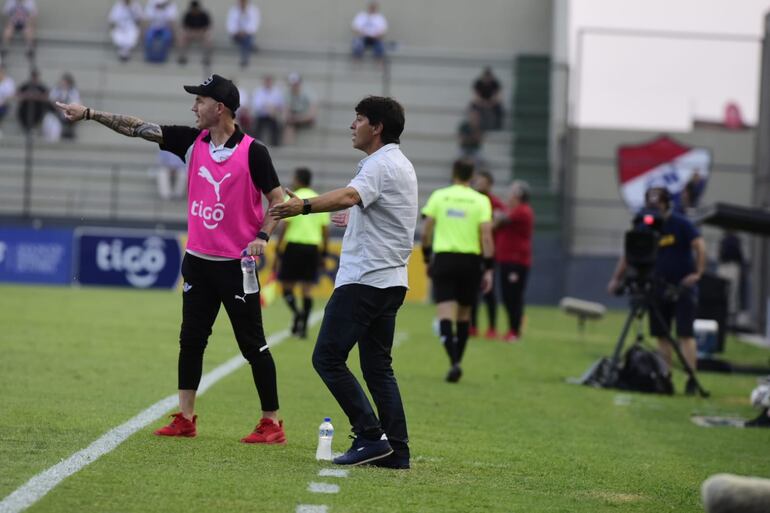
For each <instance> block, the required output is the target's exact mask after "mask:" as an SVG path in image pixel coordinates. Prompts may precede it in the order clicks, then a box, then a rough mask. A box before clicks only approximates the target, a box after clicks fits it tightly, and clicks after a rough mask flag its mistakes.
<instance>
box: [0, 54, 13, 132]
mask: <svg viewBox="0 0 770 513" xmlns="http://www.w3.org/2000/svg"><path fill="white" fill-rule="evenodd" d="M15 95H16V83H15V82H14V81H13V79H12V78H11V77H10V76H8V74H7V72H6V70H5V67H4V66H2V65H0V126H2V123H3V119H5V116H6V114H8V111H9V110H10V108H11V105H10V103H11V98H13V97H14V96H15ZM2 137H3V131H2V130H0V139H1V138H2Z"/></svg>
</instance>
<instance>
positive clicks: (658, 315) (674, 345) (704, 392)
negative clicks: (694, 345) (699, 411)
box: [650, 303, 711, 397]
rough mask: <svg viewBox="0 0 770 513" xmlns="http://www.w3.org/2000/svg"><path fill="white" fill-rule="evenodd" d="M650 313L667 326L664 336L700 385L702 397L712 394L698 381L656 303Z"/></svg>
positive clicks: (692, 377) (694, 380) (696, 383)
mask: <svg viewBox="0 0 770 513" xmlns="http://www.w3.org/2000/svg"><path fill="white" fill-rule="evenodd" d="M650 315H654V316H655V319H656V320H657V321H658V322H659V323H660V325H661V326H664V327H666V328H667V329H666V335H665V336H664V337H663V338H664V339H665V340H666V342H668V343H669V344H670V345H671V347H672V348H673V350H674V352H675V353H676V356H677V358H679V361H680V362H681V363H682V367H684V370H685V372H687V375H688V376H689V377H690V379H691V380H692V381H693V383H695V386H696V387H698V394H700V396H701V397H708V396H710V395H711V394H710V393H709V392H708V391H707V390H706V389H704V388H703V387H702V386H701V384H700V381H698V378H697V377H696V376H695V370H694V369H693V368H692V367H690V364H689V363H687V360H686V359H685V357H684V355H683V354H682V349H681V348H680V347H679V342H677V341H676V340H674V339H673V338H671V335H669V333H670V326H668V323H667V322H666V320H665V319H664V318H663V315H662V314H661V313H660V311H659V310H658V307H657V305H655V303H651V304H650Z"/></svg>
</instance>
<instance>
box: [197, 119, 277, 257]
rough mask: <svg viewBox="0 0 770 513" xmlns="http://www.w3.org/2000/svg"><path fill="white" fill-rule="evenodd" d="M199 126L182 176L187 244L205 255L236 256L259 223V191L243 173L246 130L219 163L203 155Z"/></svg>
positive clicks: (205, 147)
mask: <svg viewBox="0 0 770 513" xmlns="http://www.w3.org/2000/svg"><path fill="white" fill-rule="evenodd" d="M206 135H208V130H203V131H202V132H201V133H200V135H199V136H198V138H197V139H196V140H195V143H193V149H192V151H191V152H190V163H189V165H188V171H187V175H188V181H187V232H188V240H187V249H189V250H192V251H197V252H200V253H203V254H206V255H212V256H219V257H225V258H240V256H241V251H242V250H243V249H245V248H246V246H247V245H248V243H249V242H251V241H253V240H254V238H255V237H256V236H257V233H259V230H260V229H261V228H262V221H263V220H264V217H265V215H264V212H263V210H262V191H260V190H259V189H257V188H256V187H255V186H254V182H253V181H252V180H251V174H250V173H249V146H250V145H251V142H252V141H253V140H254V139H252V138H251V137H249V136H248V135H244V136H243V140H242V141H241V142H240V143H239V144H238V147H237V148H236V149H235V151H234V152H233V154H232V155H231V156H230V158H228V159H227V160H225V161H224V162H217V161H215V160H214V159H213V158H211V155H210V154H209V143H208V142H204V141H203V139H204V138H205V137H206Z"/></svg>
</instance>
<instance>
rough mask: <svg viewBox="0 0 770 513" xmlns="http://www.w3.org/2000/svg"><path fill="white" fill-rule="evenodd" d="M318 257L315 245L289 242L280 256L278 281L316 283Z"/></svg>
mask: <svg viewBox="0 0 770 513" xmlns="http://www.w3.org/2000/svg"><path fill="white" fill-rule="evenodd" d="M319 257H320V254H319V251H318V246H316V245H315V244H297V243H295V242H289V243H288V244H286V248H285V249H284V250H283V254H282V255H281V265H280V267H279V268H278V281H301V282H306V283H316V282H318V267H319V263H320V260H319Z"/></svg>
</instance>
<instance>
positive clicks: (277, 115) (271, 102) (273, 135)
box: [251, 75, 286, 146]
mask: <svg viewBox="0 0 770 513" xmlns="http://www.w3.org/2000/svg"><path fill="white" fill-rule="evenodd" d="M285 103H286V101H285V100H284V97H283V91H281V89H280V88H279V87H278V86H276V85H275V78H273V76H272V75H265V76H264V77H263V79H262V86H261V87H258V88H256V89H255V90H254V96H253V99H252V102H251V109H252V112H253V113H254V138H256V139H260V140H264V139H263V138H262V133H263V132H264V131H265V130H267V131H268V133H269V135H270V144H271V145H272V146H279V145H280V144H281V123H282V121H283V110H284V105H285Z"/></svg>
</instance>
